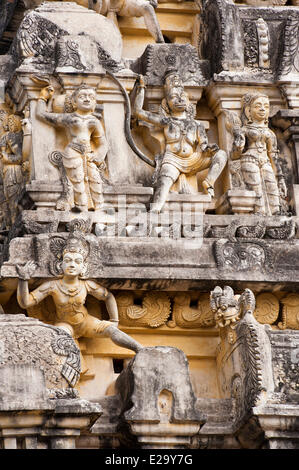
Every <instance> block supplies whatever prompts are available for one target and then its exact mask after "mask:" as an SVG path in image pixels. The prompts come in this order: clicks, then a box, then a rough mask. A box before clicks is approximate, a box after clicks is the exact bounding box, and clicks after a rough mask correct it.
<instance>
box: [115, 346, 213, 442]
mask: <svg viewBox="0 0 299 470" xmlns="http://www.w3.org/2000/svg"><path fill="white" fill-rule="evenodd" d="M116 386H117V389H118V391H119V394H120V396H121V400H122V417H123V418H122V419H123V421H124V423H127V424H128V425H129V426H130V429H131V433H132V434H133V435H135V436H137V439H138V442H139V443H140V445H141V446H143V447H152V446H154V447H155V446H157V447H177V446H188V444H189V445H190V438H191V437H192V436H193V435H195V434H197V433H198V431H199V429H200V426H201V425H202V424H203V423H204V422H205V419H204V417H203V415H202V414H201V413H200V411H199V410H198V409H196V398H195V395H194V392H193V389H192V385H191V382H190V376H189V372H188V362H187V360H186V357H185V355H184V353H183V352H182V351H181V350H179V349H176V348H168V347H156V348H144V349H142V350H141V351H139V352H138V354H137V355H136V357H135V358H134V359H133V360H132V361H131V362H130V363H129V364H128V367H127V369H126V370H125V371H123V372H122V374H121V375H120V376H119V378H118V380H117V383H116Z"/></svg>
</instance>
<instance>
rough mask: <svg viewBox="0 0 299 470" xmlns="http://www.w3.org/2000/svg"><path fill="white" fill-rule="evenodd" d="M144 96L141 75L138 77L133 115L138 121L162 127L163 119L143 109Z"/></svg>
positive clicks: (163, 124)
mask: <svg viewBox="0 0 299 470" xmlns="http://www.w3.org/2000/svg"><path fill="white" fill-rule="evenodd" d="M144 94H145V83H144V79H143V77H142V75H140V76H139V84H138V86H137V92H136V98H135V103H134V108H133V114H134V116H135V117H137V118H138V119H140V120H142V121H145V122H149V123H151V124H155V125H156V126H160V127H164V126H165V122H164V121H165V119H163V118H162V117H161V116H160V115H159V114H154V113H151V112H149V111H145V110H144V109H143V103H144Z"/></svg>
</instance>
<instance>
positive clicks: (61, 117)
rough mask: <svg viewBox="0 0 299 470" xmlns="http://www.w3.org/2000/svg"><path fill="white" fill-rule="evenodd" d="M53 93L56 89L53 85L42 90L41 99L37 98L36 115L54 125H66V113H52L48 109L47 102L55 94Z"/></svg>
mask: <svg viewBox="0 0 299 470" xmlns="http://www.w3.org/2000/svg"><path fill="white" fill-rule="evenodd" d="M53 93H54V89H53V87H51V86H48V87H46V88H43V89H42V90H41V92H40V96H39V99H38V100H37V106H36V116H37V117H38V118H39V119H41V120H42V121H44V122H46V123H48V124H51V125H52V126H57V127H59V126H64V125H66V122H65V121H66V117H65V114H63V113H61V114H59V113H50V112H49V111H48V110H47V102H48V101H49V99H50V98H51V97H52V96H53Z"/></svg>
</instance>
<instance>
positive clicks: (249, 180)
mask: <svg viewBox="0 0 299 470" xmlns="http://www.w3.org/2000/svg"><path fill="white" fill-rule="evenodd" d="M269 111H270V102H269V98H268V96H266V95H263V94H260V93H249V94H247V95H245V96H244V97H243V100H242V114H241V120H239V119H238V118H237V119H236V118H235V120H234V123H233V125H232V126H231V127H232V129H231V130H232V133H233V135H234V144H233V151H232V154H231V158H232V160H239V161H240V170H241V171H240V179H241V180H243V182H244V184H245V187H246V189H248V190H251V191H255V193H256V200H255V206H254V213H256V214H262V215H275V214H279V213H280V211H281V198H282V199H286V197H287V188H286V184H285V180H284V176H283V174H282V170H281V167H280V164H279V160H278V157H279V150H278V147H277V139H276V136H275V134H274V132H273V131H272V130H271V129H269V124H268V119H269Z"/></svg>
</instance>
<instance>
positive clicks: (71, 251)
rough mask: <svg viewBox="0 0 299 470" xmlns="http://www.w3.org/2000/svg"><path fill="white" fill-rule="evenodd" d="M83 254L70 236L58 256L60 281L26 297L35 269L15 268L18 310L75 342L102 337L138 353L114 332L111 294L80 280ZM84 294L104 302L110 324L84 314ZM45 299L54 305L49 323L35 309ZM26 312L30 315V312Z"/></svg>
mask: <svg viewBox="0 0 299 470" xmlns="http://www.w3.org/2000/svg"><path fill="white" fill-rule="evenodd" d="M87 253H88V248H87V246H86V242H84V240H82V239H81V238H80V236H76V234H71V236H70V237H69V238H68V240H67V241H66V244H65V246H64V249H63V252H62V263H61V270H62V273H63V275H62V278H60V279H54V280H50V281H46V282H44V283H42V284H41V285H40V286H39V287H38V288H37V289H35V290H34V291H32V292H30V293H29V289H28V280H29V279H30V278H31V276H32V274H33V272H34V270H35V269H36V266H35V264H34V263H33V262H32V261H29V262H28V263H27V264H25V266H17V271H18V274H19V283H18V291H17V298H18V302H19V304H20V306H21V307H22V308H24V309H29V314H30V313H31V315H32V316H37V317H38V318H39V319H40V320H43V321H46V322H47V323H51V324H53V325H54V326H58V327H61V328H63V329H65V330H66V331H67V332H68V333H69V334H71V335H72V336H73V338H75V339H77V338H80V337H86V338H94V337H98V336H106V337H110V338H111V340H112V341H113V342H114V343H116V344H117V345H119V346H121V347H124V348H128V349H132V350H133V351H136V352H137V351H139V350H140V349H141V348H142V346H141V345H140V344H139V343H137V342H136V341H135V340H134V339H133V338H131V337H130V336H128V335H126V334H125V333H123V332H122V331H120V330H119V329H118V328H117V325H118V309H117V304H116V300H115V297H114V296H113V294H112V293H111V292H109V291H108V290H107V289H106V288H104V287H102V286H101V285H100V284H98V283H96V282H95V281H92V280H83V279H80V277H81V276H83V275H84V273H85V272H86V270H87V264H86V263H85V260H86V258H87ZM88 294H89V295H92V296H93V297H95V298H96V299H98V300H102V301H104V302H105V304H106V308H107V311H108V314H109V317H110V321H105V320H100V319H98V318H96V317H94V316H92V315H90V314H89V313H88V311H87V308H86V307H85V302H86V297H87V295H88ZM48 296H51V297H52V299H53V301H54V304H55V312H53V313H52V316H51V319H49V318H47V319H46V320H45V318H44V311H43V308H40V309H37V308H36V307H37V305H38V304H40V303H41V302H42V301H43V300H44V299H45V298H46V297H48ZM30 309H33V311H32V312H30Z"/></svg>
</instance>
